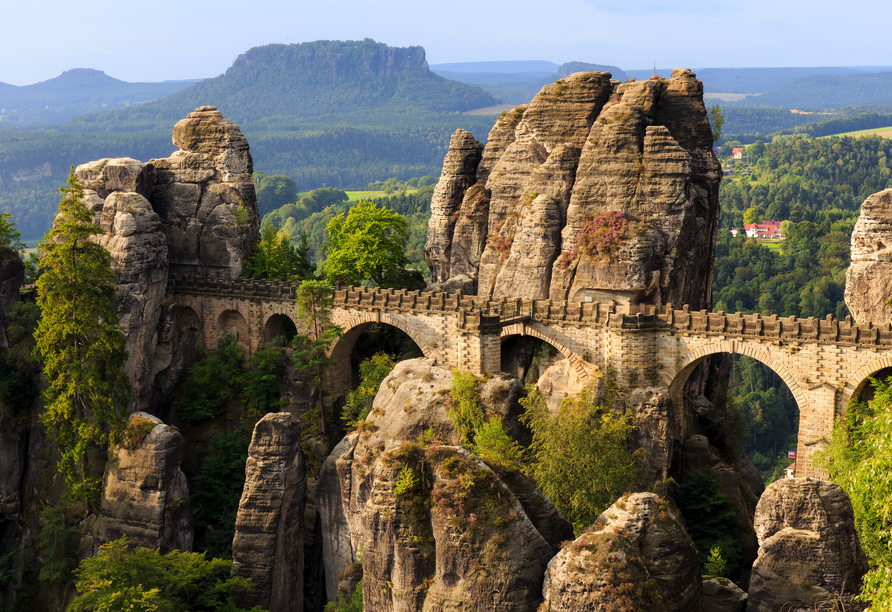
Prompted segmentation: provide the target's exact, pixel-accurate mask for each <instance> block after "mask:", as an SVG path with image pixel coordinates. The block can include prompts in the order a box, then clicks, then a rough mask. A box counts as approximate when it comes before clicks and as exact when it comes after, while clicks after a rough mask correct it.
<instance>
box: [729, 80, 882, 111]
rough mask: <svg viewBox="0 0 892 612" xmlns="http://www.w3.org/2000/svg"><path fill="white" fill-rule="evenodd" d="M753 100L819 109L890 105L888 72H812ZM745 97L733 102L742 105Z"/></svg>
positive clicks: (799, 107) (771, 104)
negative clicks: (813, 73) (812, 73)
mask: <svg viewBox="0 0 892 612" xmlns="http://www.w3.org/2000/svg"><path fill="white" fill-rule="evenodd" d="M754 102H755V103H757V104H759V105H760V106H761V105H767V106H783V107H786V108H797V109H810V110H823V109H828V108H839V107H842V106H851V105H865V104H869V105H879V106H890V105H892V72H879V73H873V74H815V75H811V76H807V77H804V78H801V79H798V80H796V81H793V82H792V83H788V84H786V85H784V86H783V87H780V88H778V89H775V90H773V91H768V92H765V93H763V94H762V95H761V96H759V98H758V99H757V100H754ZM745 103H746V100H742V101H740V102H737V104H738V105H743V104H745Z"/></svg>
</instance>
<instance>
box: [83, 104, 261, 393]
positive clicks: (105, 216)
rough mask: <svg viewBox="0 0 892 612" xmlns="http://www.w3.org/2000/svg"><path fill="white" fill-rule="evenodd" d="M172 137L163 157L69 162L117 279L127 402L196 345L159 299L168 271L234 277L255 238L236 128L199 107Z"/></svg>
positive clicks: (181, 317)
mask: <svg viewBox="0 0 892 612" xmlns="http://www.w3.org/2000/svg"><path fill="white" fill-rule="evenodd" d="M173 143H174V144H175V145H176V146H177V147H179V149H180V150H179V151H177V152H176V153H174V154H173V155H171V156H170V157H168V158H164V159H153V160H151V161H149V162H140V161H137V160H135V159H130V158H116V159H101V160H98V161H93V162H89V163H86V164H82V165H80V166H78V168H77V170H76V174H77V177H78V179H79V180H80V181H81V183H82V184H83V186H84V188H85V190H84V195H85V199H86V203H87V205H88V207H90V208H91V209H92V210H93V211H94V213H95V215H96V222H97V223H98V224H99V225H100V226H101V227H102V230H103V234H102V235H100V236H97V237H96V238H95V240H96V241H97V242H98V243H100V244H102V245H103V246H104V247H106V248H107V249H108V250H109V252H110V253H111V259H112V268H113V269H114V271H115V273H116V274H117V277H118V284H117V287H116V290H115V293H116V299H115V309H116V311H117V314H118V317H119V319H120V321H121V329H122V330H123V332H124V335H125V336H126V338H127V344H126V348H127V352H128V354H129V358H128V361H127V364H126V371H127V374H128V375H129V376H130V380H131V381H132V382H133V385H134V388H135V390H136V400H135V405H134V408H135V409H150V408H152V406H151V403H152V395H153V392H156V391H160V393H161V394H164V393H165V392H167V391H169V390H170V387H171V385H172V384H173V383H174V382H175V380H176V376H177V375H178V373H179V370H180V369H181V368H182V366H183V362H184V361H185V360H188V358H189V354H190V353H191V349H192V345H193V344H194V343H193V342H192V341H191V340H190V338H191V334H188V333H187V332H188V330H190V329H197V323H196V322H195V321H194V320H192V319H190V318H189V313H188V312H181V311H180V310H181V309H177V307H176V305H174V304H165V303H164V300H165V295H164V293H165V290H166V288H167V281H168V277H169V276H170V274H183V273H188V274H193V275H196V276H213V277H220V276H222V277H225V278H236V277H238V276H241V275H243V274H245V262H246V261H247V259H248V257H249V256H250V254H251V248H252V247H253V245H254V243H255V242H256V240H257V237H258V227H259V223H260V221H259V216H258V213H257V202H256V196H255V194H254V183H253V178H252V176H253V163H252V161H251V153H250V151H249V149H248V141H247V140H246V139H245V137H244V135H243V134H242V132H241V130H240V129H239V127H238V126H237V125H235V124H234V123H232V122H231V121H229V120H228V119H226V118H225V117H224V116H223V115H222V114H221V113H220V112H219V111H218V110H217V109H216V108H214V107H213V106H202V107H200V108H198V109H196V111H195V112H193V113H189V115H188V117H187V118H186V119H183V120H182V121H179V122H178V123H177V124H176V125H175V126H174V129H173ZM159 375H160V376H159ZM153 382H157V383H158V384H157V385H156V388H155V389H153Z"/></svg>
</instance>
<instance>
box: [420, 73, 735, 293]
mask: <svg viewBox="0 0 892 612" xmlns="http://www.w3.org/2000/svg"><path fill="white" fill-rule="evenodd" d="M702 97H703V87H702V84H701V83H700V81H698V80H697V79H696V78H695V75H694V74H693V73H692V72H690V71H689V70H681V69H677V70H675V71H673V73H672V76H671V78H670V79H668V80H667V79H662V78H656V79H651V80H648V81H641V82H629V83H622V84H621V83H618V82H616V81H611V80H610V74H609V73H577V74H573V75H570V76H568V77H566V78H563V79H560V80H558V82H557V83H555V84H553V85H547V86H546V87H544V88H543V89H542V91H540V92H539V94H538V95H537V96H536V97H535V98H534V99H533V101H532V102H531V103H530V104H529V105H528V106H526V107H518V108H516V109H515V110H514V111H512V112H510V113H507V114H505V115H504V116H503V117H501V118H500V119H499V120H498V121H497V122H496V125H495V126H494V127H493V130H492V132H491V133H490V135H489V144H488V145H487V146H486V148H485V149H484V151H483V153H482V156H481V155H480V153H479V147H478V146H477V144H476V141H475V140H473V138H472V137H471V136H470V135H469V134H467V133H466V132H456V134H455V135H454V136H453V140H452V142H451V145H450V150H449V153H448V154H447V157H446V164H445V165H444V171H443V176H442V178H441V180H440V183H439V184H438V186H437V190H436V192H435V196H434V200H433V202H432V205H431V206H432V209H433V215H432V217H431V221H430V225H429V227H428V245H427V249H426V251H425V256H426V259H427V260H428V264H429V266H430V268H431V271H432V281H433V282H435V283H445V282H447V281H448V279H450V278H452V277H456V276H458V275H468V276H470V277H471V278H476V279H477V291H476V293H477V295H482V296H493V297H500V296H510V297H524V298H531V299H545V298H550V299H552V300H558V301H560V300H571V301H582V300H585V299H593V300H607V299H616V300H618V301H621V302H632V303H639V302H648V303H657V304H665V303H670V302H671V303H673V304H676V305H682V304H690V305H691V306H692V307H694V308H705V307H708V306H710V301H711V280H712V265H711V261H712V253H713V250H714V246H715V236H716V231H717V228H718V185H719V181H720V180H721V168H720V165H719V163H718V160H717V159H716V157H715V156H714V154H713V153H712V131H711V128H710V126H709V122H708V120H707V118H706V109H705V107H704V105H703V99H702ZM475 164H476V167H477V173H476V181H477V182H476V185H473V184H471V182H470V181H471V177H472V172H471V171H470V166H472V165H475ZM611 232H612V233H613V237H611V236H610V233H611Z"/></svg>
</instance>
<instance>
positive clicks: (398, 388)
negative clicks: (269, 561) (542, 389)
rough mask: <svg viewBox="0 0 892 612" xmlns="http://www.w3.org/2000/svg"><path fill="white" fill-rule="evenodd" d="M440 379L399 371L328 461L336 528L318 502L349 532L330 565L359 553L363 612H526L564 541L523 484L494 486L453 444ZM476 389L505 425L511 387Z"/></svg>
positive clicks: (427, 370) (415, 370)
mask: <svg viewBox="0 0 892 612" xmlns="http://www.w3.org/2000/svg"><path fill="white" fill-rule="evenodd" d="M451 379H452V373H451V372H450V371H449V370H448V369H447V368H443V367H438V366H435V365H433V362H432V360H430V359H413V360H408V361H403V362H400V363H399V364H398V365H397V367H396V368H395V369H394V371H393V372H392V373H391V374H390V376H389V377H388V378H386V379H385V380H384V382H383V383H382V385H381V389H380V391H379V392H378V395H377V397H376V398H375V402H374V407H373V410H372V414H371V415H370V416H369V418H368V420H367V421H366V423H365V424H364V425H363V427H362V428H360V432H359V433H358V434H357V435H354V436H351V437H350V438H347V440H346V441H345V442H344V443H342V445H339V447H338V449H339V450H338V451H337V452H336V453H333V454H332V456H334V455H335V454H340V456H339V457H338V458H337V459H336V460H335V467H336V468H337V474H338V478H337V481H335V479H334V478H332V477H331V476H330V472H328V475H326V477H325V482H328V483H331V484H334V483H335V482H337V484H338V485H339V487H340V495H341V499H340V502H341V504H342V511H343V514H344V520H343V521H340V519H338V518H337V512H338V511H337V509H335V508H332V507H331V503H332V501H333V496H332V495H326V496H324V497H322V496H320V497H319V499H318V500H317V503H318V504H319V507H320V513H321V514H322V516H331V517H333V518H332V520H331V521H330V522H329V524H332V525H340V527H338V528H339V529H340V530H345V529H346V530H349V540H350V542H351V547H352V550H353V554H352V555H346V554H345V555H343V557H342V559H341V560H340V561H335V562H332V564H333V565H336V566H337V564H338V563H340V564H343V563H344V562H345V561H346V559H347V558H355V557H356V555H357V553H358V551H361V552H362V562H363V590H364V601H365V609H366V610H369V611H377V610H390V609H410V610H416V609H422V607H423V608H424V609H425V610H436V611H440V610H454V609H467V610H491V609H511V610H530V611H532V610H535V609H536V606H537V605H538V603H539V602H540V601H541V596H540V590H541V580H542V576H543V573H544V571H545V565H546V563H547V562H548V559H550V558H551V556H552V555H553V552H554V551H555V550H556V549H557V547H558V545H559V542H560V541H561V540H564V539H567V538H568V537H570V536H571V534H572V529H571V528H570V525H569V523H567V522H566V521H565V520H564V519H562V518H561V517H560V515H558V514H557V512H556V510H554V506H553V505H552V504H551V502H550V501H549V500H548V499H547V498H545V497H544V496H542V495H541V494H540V493H538V492H537V491H535V489H534V487H532V486H531V483H530V482H529V481H528V480H527V479H525V478H524V477H522V476H520V475H506V477H505V478H504V479H503V478H501V477H500V476H498V475H497V474H496V473H495V472H494V471H493V470H492V469H490V468H489V467H488V466H486V465H485V464H483V463H482V462H480V461H479V460H477V459H476V458H474V457H473V456H471V455H470V454H469V453H468V452H467V451H466V450H464V449H463V448H461V447H460V446H457V444H459V442H460V439H459V437H458V435H457V433H456V432H455V429H454V427H453V426H452V422H451V420H450V419H449V416H448V414H447V402H449V401H450V400H449V393H448V389H449V388H450V387H451ZM479 390H480V394H481V403H482V404H483V405H484V406H486V407H487V408H486V409H487V411H488V412H490V413H493V414H495V413H499V414H502V415H503V416H504V417H505V418H506V419H508V420H509V422H510V419H511V418H512V414H511V408H506V407H505V406H506V405H510V404H511V400H510V398H511V396H512V395H513V396H514V397H516V392H517V391H519V383H518V382H517V381H516V380H513V379H507V378H501V377H494V378H493V379H490V380H489V381H488V382H487V383H485V384H482V385H480V386H479ZM422 436H424V437H425V439H429V440H432V441H431V442H430V443H423V442H420V441H419V439H420V438H421V437H422ZM407 474H408V475H407ZM321 485H322V483H320V486H321ZM331 538H336V539H338V541H339V542H341V543H343V542H345V541H346V536H345V535H344V534H343V533H339V534H332V535H331V536H330V538H329V539H331ZM329 563H330V562H328V561H327V563H326V572H328V571H329ZM343 569H345V568H343V567H341V568H340V571H343Z"/></svg>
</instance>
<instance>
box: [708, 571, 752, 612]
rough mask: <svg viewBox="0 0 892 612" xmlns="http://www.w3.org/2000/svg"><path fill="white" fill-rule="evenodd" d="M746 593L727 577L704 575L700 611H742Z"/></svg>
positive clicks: (744, 607)
mask: <svg viewBox="0 0 892 612" xmlns="http://www.w3.org/2000/svg"><path fill="white" fill-rule="evenodd" d="M746 601H747V594H746V593H745V592H744V591H743V590H742V589H741V588H740V587H739V586H737V585H736V584H734V583H733V582H731V581H730V580H728V579H727V578H716V577H715V576H704V578H703V600H702V601H701V602H700V612H743V611H744V610H746Z"/></svg>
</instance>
